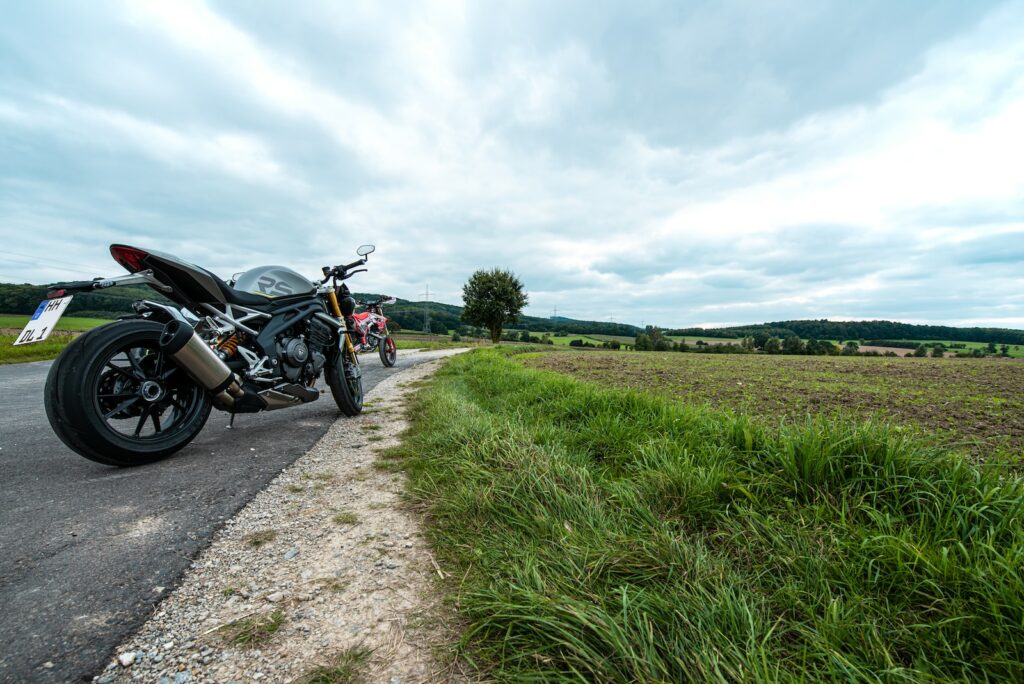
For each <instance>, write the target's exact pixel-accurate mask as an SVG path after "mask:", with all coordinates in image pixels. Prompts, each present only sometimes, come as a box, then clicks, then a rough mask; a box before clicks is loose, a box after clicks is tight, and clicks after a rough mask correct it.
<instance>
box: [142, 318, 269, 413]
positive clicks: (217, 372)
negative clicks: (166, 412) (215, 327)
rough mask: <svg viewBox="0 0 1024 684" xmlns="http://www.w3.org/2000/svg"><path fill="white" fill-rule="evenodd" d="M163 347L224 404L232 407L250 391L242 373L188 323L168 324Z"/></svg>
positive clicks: (164, 333)
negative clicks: (229, 364) (242, 383)
mask: <svg viewBox="0 0 1024 684" xmlns="http://www.w3.org/2000/svg"><path fill="white" fill-rule="evenodd" d="M160 349H162V350H163V351H164V352H165V353H166V354H168V355H169V356H170V357H171V358H172V359H174V362H175V363H176V364H178V365H179V366H180V367H181V368H183V369H184V370H185V372H187V373H188V374H189V375H190V376H192V378H193V379H194V380H195V381H196V382H198V383H199V384H200V385H202V386H203V387H205V388H206V389H207V390H208V391H209V392H210V394H212V395H213V398H214V400H215V401H216V402H217V403H218V404H219V405H221V406H223V407H224V408H226V409H228V410H231V409H232V408H234V406H235V402H236V401H237V400H239V399H241V398H242V397H244V396H245V395H246V394H247V392H246V391H245V390H244V389H243V388H242V385H241V383H240V382H239V379H238V376H236V375H235V374H234V373H233V372H231V369H230V368H228V366H227V364H225V363H224V361H223V360H221V358H220V357H219V356H217V353H216V352H215V351H213V350H212V349H210V347H209V345H207V344H206V343H205V342H203V340H202V339H201V338H200V337H199V336H198V335H196V332H195V330H193V329H192V328H191V326H189V325H188V324H187V323H185V322H183V321H177V320H175V321H171V322H170V323H168V324H167V325H165V326H164V330H163V332H162V333H161V334H160ZM246 403H248V402H246ZM263 403H264V405H265V402H263ZM253 408H254V407H253ZM249 410H252V408H249ZM257 410H258V409H257Z"/></svg>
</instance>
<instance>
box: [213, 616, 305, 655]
mask: <svg viewBox="0 0 1024 684" xmlns="http://www.w3.org/2000/svg"><path fill="white" fill-rule="evenodd" d="M287 621H288V618H287V617H285V614H284V613H282V612H281V611H279V610H275V611H274V612H272V613H268V614H266V615H251V616H249V617H244V618H241V619H239V620H235V621H234V622H229V623H228V624H226V625H224V626H223V627H221V628H220V629H218V630H217V634H218V635H219V636H220V637H221V639H223V640H224V642H225V643H228V644H231V645H232V646H235V647H238V648H257V647H259V646H262V645H263V644H266V643H267V642H269V641H270V639H271V638H272V637H273V636H274V635H275V634H276V633H277V632H278V631H280V629H281V627H283V626H284V623H285V622H287Z"/></svg>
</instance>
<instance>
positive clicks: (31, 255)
mask: <svg viewBox="0 0 1024 684" xmlns="http://www.w3.org/2000/svg"><path fill="white" fill-rule="evenodd" d="M0 254H9V255H11V256H19V257H25V258H26V259H33V260H35V261H45V262H49V263H54V264H64V265H66V266H84V264H79V263H77V262H72V261H63V260H61V259H40V258H39V257H38V256H36V255H34V254H20V253H18V252H9V251H7V250H3V249H0Z"/></svg>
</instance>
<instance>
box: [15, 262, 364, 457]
mask: <svg viewBox="0 0 1024 684" xmlns="http://www.w3.org/2000/svg"><path fill="white" fill-rule="evenodd" d="M373 251H374V246H373V245H363V246H362V247H360V248H359V249H358V250H357V254H358V255H359V259H357V260H356V261H354V262H352V263H350V264H342V265H338V266H324V267H323V269H322V271H323V276H324V277H323V279H322V280H312V281H311V280H309V279H308V278H305V277H303V276H302V275H300V274H299V273H296V272H295V271H293V270H291V269H289V268H285V267H284V266H261V267H258V268H253V269H251V270H249V271H245V272H244V273H242V274H241V275H240V276H238V278H237V279H235V280H233V281H231V282H225V281H223V280H221V279H220V278H218V277H217V276H216V275H214V274H213V273H211V272H209V271H207V270H205V269H203V268H200V267H199V266H195V265H193V264H190V263H187V262H185V261H183V260H181V259H179V258H177V257H175V256H172V255H170V254H164V253H162V252H156V251H152V250H143V249H139V248H137V247H130V246H127V245H111V247H110V253H111V256H113V257H114V260H115V261H117V262H118V263H119V264H120V265H121V266H123V267H124V268H125V269H127V270H128V271H129V275H124V276H118V277H113V278H105V279H97V280H93V281H82V282H74V283H65V284H62V285H55V286H53V289H52V290H50V291H49V292H48V293H47V299H48V301H44V302H43V303H42V304H40V306H39V309H38V310H37V311H36V314H35V316H33V320H32V321H30V323H29V325H28V326H26V330H25V331H24V332H23V333H22V335H21V336H20V337H19V339H18V341H17V342H16V344H18V343H25V342H35V341H41V340H42V339H45V338H46V336H47V332H46V331H47V330H48V329H49V330H52V328H53V325H54V324H55V323H56V320H55V319H54V317H53V314H55V315H56V317H57V318H59V316H60V314H61V313H63V311H64V310H65V309H66V308H67V303H68V302H69V301H70V299H71V297H72V296H74V295H75V294H77V293H85V292H91V291H95V290H100V289H105V288H109V287H115V286H118V285H137V284H145V285H148V286H150V287H152V288H153V289H155V290H156V291H158V292H160V293H161V294H163V295H164V296H166V297H167V298H168V299H170V300H171V301H172V302H173V303H174V305H173V306H171V305H167V304H163V303H160V302H156V301H150V300H140V301H136V302H134V303H133V304H132V308H133V310H134V314H132V315H130V316H127V317H123V318H121V319H120V320H117V321H114V322H112V323H109V324H106V325H103V326H100V327H97V328H93V329H92V330H90V331H88V332H86V333H84V334H83V335H81V336H79V337H78V338H76V339H75V340H73V341H72V342H71V343H70V344H69V345H68V346H67V347H66V348H65V349H64V350H63V352H61V354H60V356H58V357H57V360H56V361H55V362H54V363H53V365H52V366H51V368H50V372H49V375H48V376H47V379H46V388H45V393H44V399H45V405H46V415H47V417H48V419H49V421H50V425H51V426H52V427H53V430H54V432H56V433H57V436H58V437H60V439H61V440H62V441H63V442H64V443H65V444H66V445H67V446H68V447H70V448H71V449H72V450H74V451H75V452H77V453H78V454H80V455H82V456H84V457H85V458H88V459H90V460H93V461H96V462H99V463H104V464H108V465H114V466H133V465H141V464H145V463H152V462H154V461H157V460H159V459H162V458H165V457H167V456H169V455H171V454H173V453H175V452H176V451H178V450H179V449H181V448H182V447H184V446H185V445H186V444H188V443H189V442H191V441H192V439H193V438H194V437H195V436H196V435H198V434H199V431H200V430H201V429H202V428H203V426H204V425H205V423H206V421H207V418H208V417H209V415H210V412H211V410H212V409H213V408H217V409H218V410H221V411H226V412H228V413H230V414H231V421H232V423H233V422H234V416H235V414H238V413H256V412H259V411H274V410H278V409H284V408H290V407H293V406H298V405H301V404H306V403H309V402H311V401H316V400H317V399H318V398H319V397H320V391H319V390H318V389H317V388H316V387H315V385H316V382H317V380H318V379H319V378H320V377H321V375H323V376H324V377H326V380H327V384H328V386H329V387H330V389H331V394H332V395H333V396H334V400H335V403H336V404H337V406H338V409H339V410H340V411H341V412H342V413H343V414H345V415H346V416H354V415H357V414H358V413H360V411H362V408H363V382H362V376H361V372H360V368H359V360H358V357H357V355H356V349H355V347H354V345H353V339H356V338H359V337H361V333H359V332H358V331H356V329H355V321H354V319H353V314H354V313H355V308H356V303H355V300H354V299H353V298H352V296H351V293H350V291H349V289H348V286H347V285H346V284H345V282H344V281H345V280H347V279H348V278H350V277H352V276H353V275H355V274H356V273H361V272H365V271H366V270H367V269H365V268H357V267H359V266H362V265H364V264H366V262H367V257H368V255H369V254H370V253H372V252H373ZM44 322H45V323H46V325H45V326H44V327H42V328H40V326H41V325H42V323H44ZM33 326H35V327H34V328H33Z"/></svg>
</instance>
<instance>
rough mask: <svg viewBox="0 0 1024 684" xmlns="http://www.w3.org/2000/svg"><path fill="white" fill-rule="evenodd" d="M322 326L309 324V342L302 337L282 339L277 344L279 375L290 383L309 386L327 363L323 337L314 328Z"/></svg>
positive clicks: (328, 332)
mask: <svg viewBox="0 0 1024 684" xmlns="http://www.w3.org/2000/svg"><path fill="white" fill-rule="evenodd" d="M317 325H321V326H322V325H323V324H321V323H319V322H318V321H315V320H314V321H312V322H311V323H310V330H309V333H310V334H309V342H308V343H307V341H306V339H305V338H304V336H303V335H298V336H296V337H282V338H281V339H279V340H278V342H277V355H278V358H280V359H281V374H282V375H283V376H284V377H285V378H287V379H288V380H289V381H291V382H301V383H302V384H304V385H309V384H311V383H312V382H313V379H314V378H315V377H316V375H317V373H319V372H320V369H321V368H323V367H324V364H325V363H327V357H326V355H325V354H324V351H325V350H324V348H323V347H324V344H323V343H324V336H323V335H322V334H321V333H322V331H320V330H318V329H316V328H315V326H317ZM326 343H327V344H330V331H329V330H328V331H327V335H326Z"/></svg>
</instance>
